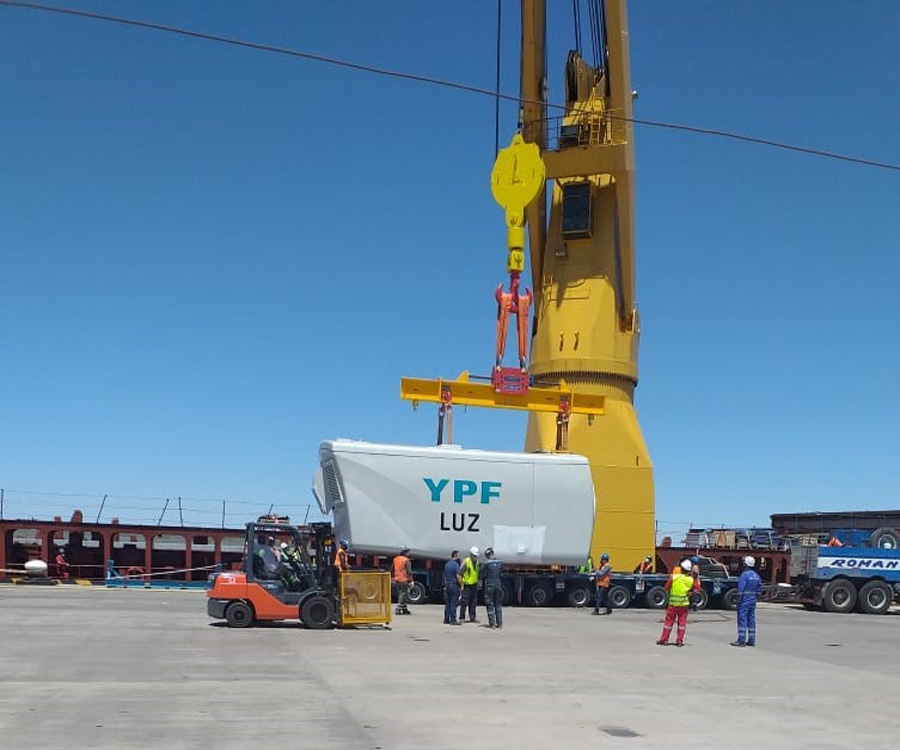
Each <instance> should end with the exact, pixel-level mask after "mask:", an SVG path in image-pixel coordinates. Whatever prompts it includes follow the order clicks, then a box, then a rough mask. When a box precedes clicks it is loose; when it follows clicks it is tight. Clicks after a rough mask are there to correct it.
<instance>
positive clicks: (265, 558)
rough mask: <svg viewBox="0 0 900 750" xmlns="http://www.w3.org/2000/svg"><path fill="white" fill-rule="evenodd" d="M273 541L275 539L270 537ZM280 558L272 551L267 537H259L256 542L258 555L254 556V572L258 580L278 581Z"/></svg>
mask: <svg viewBox="0 0 900 750" xmlns="http://www.w3.org/2000/svg"><path fill="white" fill-rule="evenodd" d="M270 539H271V541H273V542H274V539H273V538H272V537H270ZM278 566H279V561H278V556H277V555H276V554H275V550H274V549H272V545H271V543H269V542H268V541H267V540H266V538H265V537H263V536H261V537H258V538H257V540H256V554H255V555H254V556H253V572H254V573H256V577H257V578H269V579H277V578H279V575H278Z"/></svg>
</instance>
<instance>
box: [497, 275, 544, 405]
mask: <svg viewBox="0 0 900 750" xmlns="http://www.w3.org/2000/svg"><path fill="white" fill-rule="evenodd" d="M494 297H495V298H496V299H497V359H496V361H495V362H494V372H493V375H492V376H491V382H492V383H493V384H494V389H495V390H497V391H498V392H499V393H525V392H526V391H527V390H528V368H527V366H526V362H527V359H528V311H529V309H530V308H531V303H532V301H533V300H534V295H532V293H531V290H530V289H529V288H528V287H525V294H519V272H518V271H510V272H509V291H508V292H504V291H503V284H500V286H498V287H497V291H496V292H495V293H494ZM510 313H512V314H513V315H515V316H516V333H517V342H518V345H519V367H518V368H515V367H503V366H502V364H501V362H502V361H503V354H504V352H505V351H506V337H507V333H508V331H509V314H510Z"/></svg>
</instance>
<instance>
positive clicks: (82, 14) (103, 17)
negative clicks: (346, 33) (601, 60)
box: [0, 0, 900, 172]
mask: <svg viewBox="0 0 900 750" xmlns="http://www.w3.org/2000/svg"><path fill="white" fill-rule="evenodd" d="M0 5H6V6H9V7H18V8H27V9H29V10H38V11H45V12H48V13H58V14H62V15H67V16H77V17H79V18H89V19H93V20H95V21H107V22H110V23H117V24H122V25H125V26H134V27H137V28H142V29H152V30H154V31H162V32H166V33H169V34H179V35H181V36H187V37H192V38H194V39H204V40H206V41H210V42H219V43H220V44H230V45H232V46H235V47H244V48H247V49H254V50H258V51H261V52H272V53H275V54H279V55H287V56H289V57H297V58H301V59H303V60H310V61H313V62H320V63H324V64H326V65H334V66H336V67H340V68H348V69H350V70H357V71H360V72H363V73H371V74H373V75H380V76H387V77H390V78H399V79H402V80H407V81H416V82H418V83H427V84H431V85H433V86H441V87H443V88H448V89H455V90H457V91H465V92H467V93H470V94H479V95H481V96H490V97H492V98H494V99H495V100H499V99H503V100H505V101H511V102H516V103H524V104H544V105H545V106H546V107H547V108H549V109H557V110H563V111H566V110H567V109H568V108H567V107H566V105H563V104H554V103H552V102H539V101H534V100H530V99H523V98H522V97H519V96H513V95H511V94H504V93H502V92H500V91H492V90H490V89H485V88H482V87H480V86H471V85H469V84H465V83H458V82H456V81H448V80H444V79H441V78H434V77H432V76H425V75H419V74H417V73H406V72H403V71H399V70H390V69H388V68H380V67H376V66H373V65H365V64H362V63H355V62H350V61H349V60H342V59H340V58H336V57H329V56H327V55H318V54H315V53H312V52H303V51H301V50H297V49H291V48H289V47H278V46H273V45H270V44H261V43H259V42H248V41H246V40H243V39H234V38H232V37H225V36H220V35H218V34H207V33H205V32H202V31H194V30H192V29H184V28H180V27H177V26H168V25H166V24H159V23H152V22H150V21H139V20H136V19H133V18H123V17H121V16H111V15H107V14H105V13H94V12H92V11H86V10H76V9H74V8H61V7H57V6H54V5H43V4H41V3H30V2H21V1H20V0H0ZM606 116H607V117H609V119H611V120H620V121H626V122H632V123H634V124H636V125H645V126H647V127H653V128H662V129H665V130H677V131H681V132H685V133H694V134H697V135H706V136H710V137H715V138H726V139H729V140H734V141H742V142H744V143H754V144H756V145H759V146H768V147H770V148H777V149H782V150H784V151H794V152H797V153H802V154H808V155H810V156H819V157H822V158H825V159H835V160H838V161H844V162H850V163H853V164H860V165H862V166H867V167H876V168H878V169H888V170H891V171H895V172H900V164H891V163H889V162H882V161H876V160H874V159H863V158H859V157H856V156H848V155H847V154H839V153H836V152H834V151H825V150H822V149H817V148H810V147H807V146H797V145H794V144H790V143H782V142H780V141H775V140H771V139H769V138H759V137H756V136H751V135H745V134H742V133H734V132H730V131H726V130H717V129H714V128H703V127H698V126H694V125H680V124H678V123H672V122H660V121H657V120H645V119H643V118H637V117H624V116H622V115H614V114H611V113H607V114H606Z"/></svg>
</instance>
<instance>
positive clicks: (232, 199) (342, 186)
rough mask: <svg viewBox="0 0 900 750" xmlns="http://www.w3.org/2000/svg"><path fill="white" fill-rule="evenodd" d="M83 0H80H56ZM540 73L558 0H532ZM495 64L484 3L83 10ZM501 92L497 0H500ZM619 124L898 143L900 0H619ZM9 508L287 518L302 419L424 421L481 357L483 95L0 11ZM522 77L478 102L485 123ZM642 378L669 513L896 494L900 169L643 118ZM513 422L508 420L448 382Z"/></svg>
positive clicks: (493, 228)
mask: <svg viewBox="0 0 900 750" xmlns="http://www.w3.org/2000/svg"><path fill="white" fill-rule="evenodd" d="M69 5H70V6H71V7H75V6H76V4H75V3H70V4H69ZM550 6H551V10H550V18H549V21H548V28H549V34H550V39H551V45H550V54H549V71H550V76H551V80H550V96H551V99H552V100H554V101H559V100H560V99H561V98H562V78H561V73H562V68H563V64H564V61H565V53H566V51H567V49H568V48H569V47H570V46H571V45H572V41H571V39H572V21H571V4H570V3H562V2H559V3H556V2H552V1H551V2H550ZM77 7H79V8H83V9H90V10H95V11H98V12H105V13H111V14H116V15H123V16H129V17H134V18H139V19H142V20H149V21H153V22H157V23H164V24H171V25H176V26H185V27H189V28H192V29H196V30H200V31H204V32H208V33H213V34H221V35H225V36H233V37H238V38H241V39H246V40H250V41H255V42H262V43H266V44H273V45H281V46H285V47H291V48H296V49H300V50H304V51H309V52H315V53H320V54H326V55H331V56H335V57H341V58H346V59H350V60H353V61H357V62H363V63H369V64H373V65H377V66H382V67H387V68H393V69H398V70H404V71H409V72H414V73H420V74H424V75H429V76H435V77H441V78H447V79H451V80H454V81H458V82H462V83H468V84H472V85H476V86H482V87H485V88H492V87H493V83H494V65H495V50H494V40H495V26H494V24H495V13H496V6H495V4H494V3H493V2H474V1H469V2H457V3H423V2H413V1H412V0H409V1H408V2H390V3H387V2H385V3H379V2H362V1H359V2H341V3H324V2H322V3H314V2H304V3H293V2H286V1H279V2H275V1H274V0H271V1H265V2H263V1H257V2H253V3H250V2H235V1H228V2H211V0H209V1H208V0H202V1H201V0H197V1H196V2H191V3H183V2H177V1H176V0H157V1H156V2H154V3H140V2H124V1H123V2H99V1H97V0H94V1H89V2H82V3H77ZM504 10H505V24H504V42H505V43H504V48H503V61H504V67H503V85H502V88H503V90H504V91H506V92H509V93H512V94H515V93H517V91H518V78H517V77H518V50H517V44H518V17H517V14H518V9H517V7H516V4H515V3H513V2H510V1H509V0H507V2H505V3H504ZM629 16H630V25H631V52H632V60H631V64H632V76H633V83H634V87H635V88H636V89H637V90H638V91H639V94H640V98H639V99H638V101H637V103H636V110H635V114H636V116H637V117H642V118H647V119H654V120H663V121H669V122H676V123H686V124H692V125H699V126H705V127H711V128H720V129H723V130H732V131H738V132H743V133H748V134H752V135H757V136H762V137H768V138H772V139H776V140H781V141H787V142H791V143H797V144H803V145H807V146H811V147H815V148H821V149H825V150H832V151H839V152H844V153H848V154H852V155H855V156H860V157H866V158H871V159H877V160H883V161H888V162H893V163H898V162H900V127H898V125H900V99H898V97H897V96H896V92H897V91H898V90H900V64H898V53H897V48H896V39H897V38H898V36H900V5H897V4H896V3H893V2H888V1H887V0H883V1H881V2H877V1H873V2H867V3H854V4H848V3H841V2H836V1H828V2H822V1H821V0H819V1H812V0H809V1H806V2H802V1H798V2H793V3H790V4H784V3H781V2H776V1H775V0H764V1H763V2H757V3H740V4H738V3H719V2H712V1H711V0H710V1H708V2H693V3H678V4H674V3H657V2H650V1H649V0H640V1H636V2H632V3H631V4H630V8H629ZM0 66H2V68H3V70H4V71H5V75H4V76H3V77H2V79H0V169H2V174H3V179H2V181H0V230H2V231H0V400H2V409H0V487H3V488H4V503H5V516H7V517H10V516H12V517H22V516H26V517H27V516H32V515H34V516H37V517H44V516H50V515H55V514H61V515H68V514H69V513H70V512H71V510H72V508H74V507H79V508H81V509H83V510H84V511H85V513H86V515H87V517H89V518H93V517H95V516H96V513H97V511H98V507H99V503H100V499H101V498H102V497H103V495H104V494H108V495H109V496H110V497H109V499H108V500H107V506H106V508H105V509H104V514H103V517H104V518H105V519H108V518H109V517H111V516H112V515H117V516H119V517H120V518H122V519H123V520H126V519H127V520H133V521H155V520H156V519H157V518H158V517H159V514H160V512H161V511H162V507H163V503H164V499H165V498H166V497H170V498H172V503H173V504H172V505H170V510H169V512H168V513H167V515H166V519H167V520H170V521H174V520H176V518H177V516H176V515H173V514H172V511H171V509H172V507H173V506H174V504H175V502H176V501H175V498H176V497H179V496H180V497H182V507H183V509H184V512H185V521H186V522H197V523H217V522H218V521H219V517H220V513H221V501H222V499H223V498H225V499H226V509H227V512H228V522H229V523H234V524H239V523H242V522H243V521H244V520H247V519H248V518H249V517H252V516H254V515H256V514H257V513H258V512H260V511H264V510H266V509H268V507H269V505H270V504H273V503H274V505H275V508H276V509H278V510H280V511H281V512H286V513H290V515H291V516H292V517H294V518H298V517H299V518H302V517H303V515H304V513H305V510H306V506H307V505H308V504H309V502H310V501H311V500H310V493H309V486H310V477H311V475H312V473H313V471H314V469H315V467H316V455H317V446H318V444H319V442H320V441H321V440H322V439H325V438H330V437H351V438H360V439H365V440H372V441H379V442H398V443H411V444H430V443H432V442H433V441H434V435H435V428H436V417H435V413H434V410H433V409H432V408H431V407H423V408H421V409H420V410H419V411H418V412H413V411H412V409H411V407H410V406H409V404H407V403H405V402H402V401H401V400H400V399H399V397H398V392H399V380H400V377H401V376H403V375H416V376H422V377H438V376H445V377H453V376H455V375H457V374H458V373H459V372H461V371H463V370H470V371H471V372H473V373H476V374H484V373H487V372H488V370H489V367H490V363H491V359H492V350H493V339H494V317H495V307H494V301H493V289H494V288H495V287H496V285H497V284H498V283H500V282H501V281H503V280H504V277H505V252H506V251H505V225H504V221H503V215H502V213H501V212H500V210H499V209H498V208H497V207H496V205H495V204H494V203H493V200H492V198H491V195H490V190H489V183H488V178H489V174H490V169H491V164H492V160H493V146H494V120H493V117H494V114H493V113H494V105H493V101H492V100H490V99H486V98H483V97H478V96H474V95H470V94H464V93H459V92H454V91H448V90H445V89H440V88H434V87H429V86H426V85H423V84H418V83H409V82H404V81H398V80H392V79H387V78H379V77H373V76H370V75H366V74H363V73H358V72H352V71H347V70H341V69H336V68H331V67H327V66H324V65H321V64H316V63H311V62H304V61H301V60H296V59H290V58H286V57H281V56H277V55H272V54H266V53H263V52H254V51H250V50H246V49H237V48H233V47H228V46H223V45H220V44H214V43H210V42H204V41H198V40H192V39H186V38H182V37H177V36H172V35H166V34H162V33H158V32H153V31H146V30H141V29H134V28H125V27H120V26H115V25H111V24H107V23H99V22H95V21H88V20H82V19H76V18H70V17H63V16H56V15H50V14H47V13H41V12H36V11H31V10H24V9H18V8H10V7H2V6H0ZM515 122H516V111H515V106H514V105H512V104H504V105H503V107H502V119H501V129H502V130H501V132H502V138H503V140H508V139H509V137H511V135H512V132H513V130H514V127H515ZM636 148H637V166H638V173H637V175H638V180H637V230H638V233H637V238H638V290H639V294H638V300H639V304H640V310H641V314H642V321H643V338H642V349H641V381H640V385H639V388H638V391H637V405H638V409H639V413H640V418H641V424H642V427H643V430H644V433H645V436H646V439H647V443H648V446H649V449H650V452H651V456H652V457H653V460H654V464H655V472H656V473H655V477H656V487H657V517H658V519H659V521H658V525H659V530H660V533H667V532H668V533H675V534H678V533H680V532H681V531H682V530H683V529H684V527H685V526H686V525H687V524H689V523H694V524H697V525H703V524H709V525H720V524H735V525H750V524H759V525H763V524H766V523H767V522H768V514H770V513H774V512H791V511H806V510H829V509H835V510H836V509H849V508H853V509H874V508H895V507H897V506H898V504H900V498H898V484H900V426H898V425H900V399H898V396H897V390H896V386H895V384H896V380H897V373H898V372H900V354H898V346H897V344H896V338H897V336H896V333H895V331H896V329H897V328H898V324H900V301H898V297H897V289H898V286H900V258H898V252H897V251H898V237H900V218H898V217H900V211H898V197H900V174H898V173H897V172H889V171H884V170H877V169H871V168H865V167H860V166H855V165H851V164H845V163H839V162H834V161H826V160H822V159H817V158H813V157H809V156H804V155H800V154H792V153H787V152H783V151H777V150H772V149H766V148H762V147H759V146H752V145H744V144H737V143H733V142H726V141H721V140H715V139H712V138H708V137H701V136H696V135H689V134H683V133H676V132H671V131H661V130H654V129H650V128H645V127H640V128H638V130H637V132H636ZM455 437H456V438H457V442H461V443H462V444H464V445H466V446H471V447H484V448H490V449H518V448H520V447H521V446H522V444H523V440H524V418H523V417H522V416H521V415H517V414H509V413H496V412H478V411H475V410H469V411H467V412H464V411H462V410H457V413H456V420H455Z"/></svg>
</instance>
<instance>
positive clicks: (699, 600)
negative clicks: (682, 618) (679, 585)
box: [690, 589, 709, 612]
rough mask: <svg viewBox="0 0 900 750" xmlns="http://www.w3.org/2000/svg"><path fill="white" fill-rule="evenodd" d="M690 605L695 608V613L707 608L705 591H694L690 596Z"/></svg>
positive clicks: (706, 593) (707, 595)
mask: <svg viewBox="0 0 900 750" xmlns="http://www.w3.org/2000/svg"><path fill="white" fill-rule="evenodd" d="M690 601H691V604H693V605H694V607H696V609H697V611H698V612H699V611H701V610H704V609H706V608H707V606H709V593H708V592H707V591H706V589H700V590H699V591H695V592H694V593H693V594H691V599H690Z"/></svg>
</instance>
